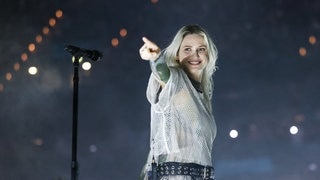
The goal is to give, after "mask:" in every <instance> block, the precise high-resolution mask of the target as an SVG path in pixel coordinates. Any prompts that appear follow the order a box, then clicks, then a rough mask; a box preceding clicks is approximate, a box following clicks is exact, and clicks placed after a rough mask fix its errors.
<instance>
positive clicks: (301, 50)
mask: <svg viewBox="0 0 320 180" xmlns="http://www.w3.org/2000/svg"><path fill="white" fill-rule="evenodd" d="M299 54H300V56H306V55H307V49H306V48H304V47H301V48H299Z"/></svg>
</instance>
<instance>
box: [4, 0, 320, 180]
mask: <svg viewBox="0 0 320 180" xmlns="http://www.w3.org/2000/svg"><path fill="white" fill-rule="evenodd" d="M58 9H61V10H62V11H63V17H62V18H55V12H56V10H58ZM0 13H1V14H0V52H1V53H0V179H1V180H2V179H3V180H21V179H26V180H46V179H47V180H66V179H70V175H71V165H70V164H71V133H72V106H73V104H72V93H73V88H72V77H73V64H72V62H71V55H70V54H69V53H68V52H66V51H64V47H65V45H68V44H71V45H76V46H79V47H82V48H86V49H96V50H99V51H101V52H102V53H103V55H104V57H103V59H102V61H98V62H92V61H91V63H92V68H91V70H90V71H84V70H80V85H79V113H78V114H79V118H78V120H79V128H78V161H79V163H80V169H79V179H86V180H105V179H110V180H123V179H138V176H139V173H140V170H141V168H142V166H143V165H144V162H145V159H146V156H147V153H148V149H149V110H150V109H149V104H148V102H147V100H146V97H145V90H146V86H147V81H148V77H149V74H150V69H149V65H148V63H146V62H143V61H142V60H141V59H140V57H139V53H138V50H139V48H140V46H141V45H142V44H143V43H142V41H141V37H142V36H147V37H149V38H150V39H151V40H153V41H154V42H157V43H158V45H159V46H161V47H165V46H166V45H168V44H169V42H170V41H171V39H172V38H173V36H174V34H175V33H176V31H177V30H178V29H179V28H180V27H181V26H182V25H185V24H200V25H202V26H203V27H204V28H206V29H207V30H208V32H209V33H210V34H211V36H212V38H213V40H214V41H215V43H216V46H217V48H218V50H219V59H218V66H219V69H218V71H217V72H216V74H215V75H214V81H215V91H214V97H213V102H212V103H213V108H214V114H215V118H216V122H217V126H218V134H217V138H216V141H215V143H214V146H213V158H214V166H215V168H216V177H217V179H218V180H233V179H237V180H270V179H274V180H318V179H320V172H319V168H320V167H319V166H320V156H319V153H320V141H319V135H320V131H319V130H320V129H319V128H320V103H319V100H320V99H319V87H320V81H319V75H320V44H319V42H318V41H316V42H315V43H314V44H312V43H310V42H309V37H310V36H313V37H315V38H316V40H319V39H320V1H316V0H303V1H298V0H265V1H263V0H224V1H218V0H159V1H155V2H151V1H149V0H91V1H85V0H69V1H62V0H55V1H53V0H52V1H44V0H28V1H27V0H2V1H1V6H0ZM50 18H55V19H56V20H57V23H56V25H55V26H53V27H50V26H49V25H48V20H49V19H50ZM44 26H48V27H49V28H50V32H49V34H48V35H43V41H42V42H41V43H36V51H35V52H32V53H31V52H28V44H29V43H34V42H35V40H34V38H35V36H36V35H38V34H41V31H42V28H43V27H44ZM122 28H125V29H126V30H127V32H128V34H127V35H126V36H125V37H121V36H120V34H119V31H120V29H122ZM113 38H118V40H119V45H118V46H112V44H111V40H112V39H113ZM300 48H305V49H306V52H307V53H306V55H301V54H299V49H300ZM22 53H27V54H28V57H29V58H28V60H27V61H25V62H23V61H22V60H21V58H20V56H21V54H22ZM15 63H17V64H19V65H20V68H19V69H18V70H14V64H15ZM30 66H36V67H37V68H38V74H36V75H34V76H32V75H29V74H28V72H27V71H28V68H29V67H30ZM8 73H11V75H12V78H11V79H9V80H8V79H7V78H6V76H7V74H8ZM293 125H294V126H297V127H298V129H299V132H298V133H297V134H295V135H291V134H290V132H289V128H290V127H291V126H293ZM232 129H236V130H238V132H239V136H238V138H236V139H232V138H230V136H229V132H230V130H232Z"/></svg>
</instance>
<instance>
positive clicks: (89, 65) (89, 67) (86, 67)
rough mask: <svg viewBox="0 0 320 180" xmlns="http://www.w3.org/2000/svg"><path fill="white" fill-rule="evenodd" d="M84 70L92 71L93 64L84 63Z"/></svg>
mask: <svg viewBox="0 0 320 180" xmlns="http://www.w3.org/2000/svg"><path fill="white" fill-rule="evenodd" d="M82 69H84V70H86V71H88V70H90V69H91V63H89V62H84V63H83V64H82Z"/></svg>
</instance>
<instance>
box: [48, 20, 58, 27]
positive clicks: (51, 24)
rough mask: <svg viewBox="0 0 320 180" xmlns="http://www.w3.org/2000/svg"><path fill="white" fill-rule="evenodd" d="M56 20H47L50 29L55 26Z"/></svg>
mask: <svg viewBox="0 0 320 180" xmlns="http://www.w3.org/2000/svg"><path fill="white" fill-rule="evenodd" d="M56 22H57V21H56V19H54V18H50V19H49V25H50V26H51V27H53V26H55V25H56Z"/></svg>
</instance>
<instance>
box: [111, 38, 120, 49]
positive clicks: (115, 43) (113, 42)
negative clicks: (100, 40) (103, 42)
mask: <svg viewBox="0 0 320 180" xmlns="http://www.w3.org/2000/svg"><path fill="white" fill-rule="evenodd" d="M111 44H112V46H113V47H116V46H118V45H119V40H118V38H113V39H112V40H111Z"/></svg>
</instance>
